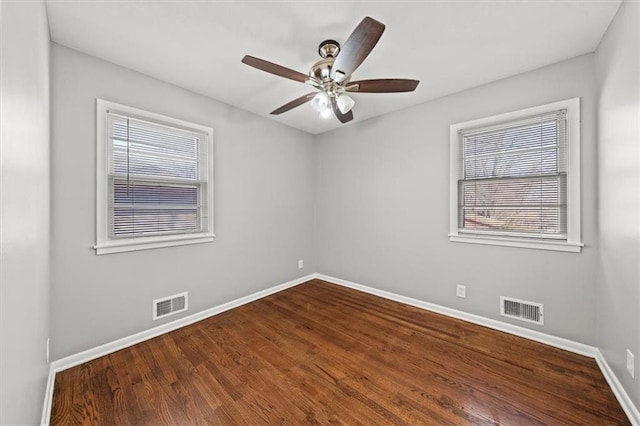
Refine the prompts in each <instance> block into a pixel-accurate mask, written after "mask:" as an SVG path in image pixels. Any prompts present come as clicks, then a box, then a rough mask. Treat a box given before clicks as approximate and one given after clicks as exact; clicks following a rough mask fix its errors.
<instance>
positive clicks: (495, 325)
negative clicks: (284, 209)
mask: <svg viewBox="0 0 640 426" xmlns="http://www.w3.org/2000/svg"><path fill="white" fill-rule="evenodd" d="M317 278H318V279H321V280H324V281H328V282H330V283H334V284H338V285H341V286H344V287H349V288H352V289H355V290H359V291H362V292H365V293H369V294H373V295H374V296H380V297H383V298H385V299H389V300H393V301H396V302H400V303H404V304H406V305H411V306H415V307H416V308H421V309H425V310H427V311H431V312H435V313H438V314H442V315H446V316H449V317H453V318H457V319H461V320H464V321H467V322H471V323H474V324H478V325H482V326H484V327H488V328H492V329H494V330H498V331H504V332H505V333H509V334H514V335H516V336H520V337H524V338H526V339H529V340H534V341H536V342H540V343H544V344H545V345H549V346H553V347H556V348H560V349H564V350H566V351H569V352H573V353H576V354H579V355H584V356H588V357H591V358H595V356H596V351H597V349H596V348H594V347H593V346H589V345H585V344H583V343H578V342H574V341H573V340H568V339H563V338H562V337H556V336H552V335H550V334H545V333H541V332H539V331H535V330H531V329H528V328H524V327H520V326H517V325H513V324H509V323H506V322H502V321H497V320H494V319H490V318H485V317H481V316H479V315H474V314H470V313H467V312H463V311H458V310H456V309H451V308H447V307H445V306H441V305H436V304H434V303H429V302H423V301H422V300H418V299H413V298H411V297H406V296H401V295H399V294H395V293H391V292H388V291H384V290H378V289H376V288H373V287H368V286H366V285H362V284H357V283H354V282H351V281H346V280H343V279H340V278H335V277H330V276H327V275H322V274H317Z"/></svg>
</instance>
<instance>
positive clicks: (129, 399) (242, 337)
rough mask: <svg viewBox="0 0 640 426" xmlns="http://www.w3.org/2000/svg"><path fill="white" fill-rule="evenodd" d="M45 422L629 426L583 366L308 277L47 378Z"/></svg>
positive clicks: (575, 359)
mask: <svg viewBox="0 0 640 426" xmlns="http://www.w3.org/2000/svg"><path fill="white" fill-rule="evenodd" d="M51 423H52V424H53V425H71V424H73V425H76V424H91V425H96V424H105V425H109V424H113V425H116V424H117V425H123V424H131V425H146V424H149V425H162V424H166V425H170V424H171V425H174V424H175V425H185V424H188V425H192V424H193V425H200V424H203V425H204V424H242V425H245V424H283V423H293V424H300V423H304V424H329V423H331V424H349V425H353V424H437V425H464V424H469V425H470V424H474V425H499V424H508V425H512V424H517V425H523V424H526V425H535V424H546V425H549V424H563V425H570V424H612V425H628V424H630V423H629V420H628V419H627V418H626V416H625V415H624V412H623V411H622V409H621V407H620V405H619V404H618V402H617V400H616V399H615V397H614V396H613V394H612V392H611V390H610V389H609V387H608V385H607V383H606V380H605V379H604V377H603V376H602V373H601V372H600V371H599V369H598V366H597V364H596V363H595V361H594V360H593V359H590V358H587V357H583V356H579V355H576V354H572V353H569V352H566V351H562V350H560V349H557V348H552V347H549V346H546V345H543V344H540V343H536V342H532V341H529V340H526V339H522V338H519V337H516V336H513V335H509V334H506V333H501V332H499V331H495V330H491V329H488V328H485V327H481V326H478V325H474V324H470V323H467V322H464V321H461V320H456V319H452V318H449V317H445V316H442V315H438V314H435V313H431V312H427V311H424V310H421V309H418V308H415V307H411V306H408V305H404V304H400V303H396V302H393V301H390V300H386V299H382V298H379V297H376V296H373V295H370V294H366V293H361V292H358V291H355V290H352V289H348V288H344V287H340V286H336V285H333V284H329V283H326V282H323V281H321V280H312V281H310V282H308V283H305V284H301V285H299V286H296V287H294V288H291V289H288V290H285V291H282V292H280V293H276V294H274V295H271V296H268V297H266V298H263V299H260V300H258V301H255V302H253V303H250V304H247V305H244V306H241V307H238V308H236V309H233V310H231V311H227V312H224V313H222V314H219V315H216V316H214V317H211V318H208V319H206V320H203V321H200V322H198V323H195V324H192V325H189V326H187V327H184V328H182V329H179V330H176V331H174V332H171V333H168V334H165V335H163V336H160V337H157V338H154V339H151V340H148V341H146V342H143V343H140V344H138V345H135V346H132V347H130V348H126V349H123V350H120V351H118V352H115V353H112V354H110V355H107V356H105V357H102V358H99V359H97V360H93V361H91V362H88V363H85V364H82V365H80V366H77V367H74V368H71V369H69V370H66V371H63V372H60V373H58V374H57V375H56V381H55V388H54V399H53V407H52V416H51Z"/></svg>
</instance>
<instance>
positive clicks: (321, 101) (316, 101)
mask: <svg viewBox="0 0 640 426" xmlns="http://www.w3.org/2000/svg"><path fill="white" fill-rule="evenodd" d="M311 107H312V108H313V109H314V110H316V111H317V112H322V111H324V110H326V109H327V108H329V96H327V94H326V93H325V92H318V94H316V95H315V96H314V97H313V99H311Z"/></svg>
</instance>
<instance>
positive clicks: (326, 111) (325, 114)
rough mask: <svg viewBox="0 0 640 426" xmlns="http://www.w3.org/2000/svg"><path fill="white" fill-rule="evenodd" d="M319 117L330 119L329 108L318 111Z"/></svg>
mask: <svg viewBox="0 0 640 426" xmlns="http://www.w3.org/2000/svg"><path fill="white" fill-rule="evenodd" d="M320 117H322V118H329V117H331V110H330V109H329V108H325V109H324V110H322V111H320Z"/></svg>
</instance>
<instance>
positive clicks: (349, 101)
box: [336, 93, 356, 114]
mask: <svg viewBox="0 0 640 426" xmlns="http://www.w3.org/2000/svg"><path fill="white" fill-rule="evenodd" d="M336 103H337V104H338V109H339V110H340V112H341V113H343V114H346V113H348V112H349V111H351V108H353V106H354V105H355V104H356V101H354V100H353V98H351V97H350V96H347V95H346V94H344V93H343V94H341V95H339V96H338V97H337V99H336Z"/></svg>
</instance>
